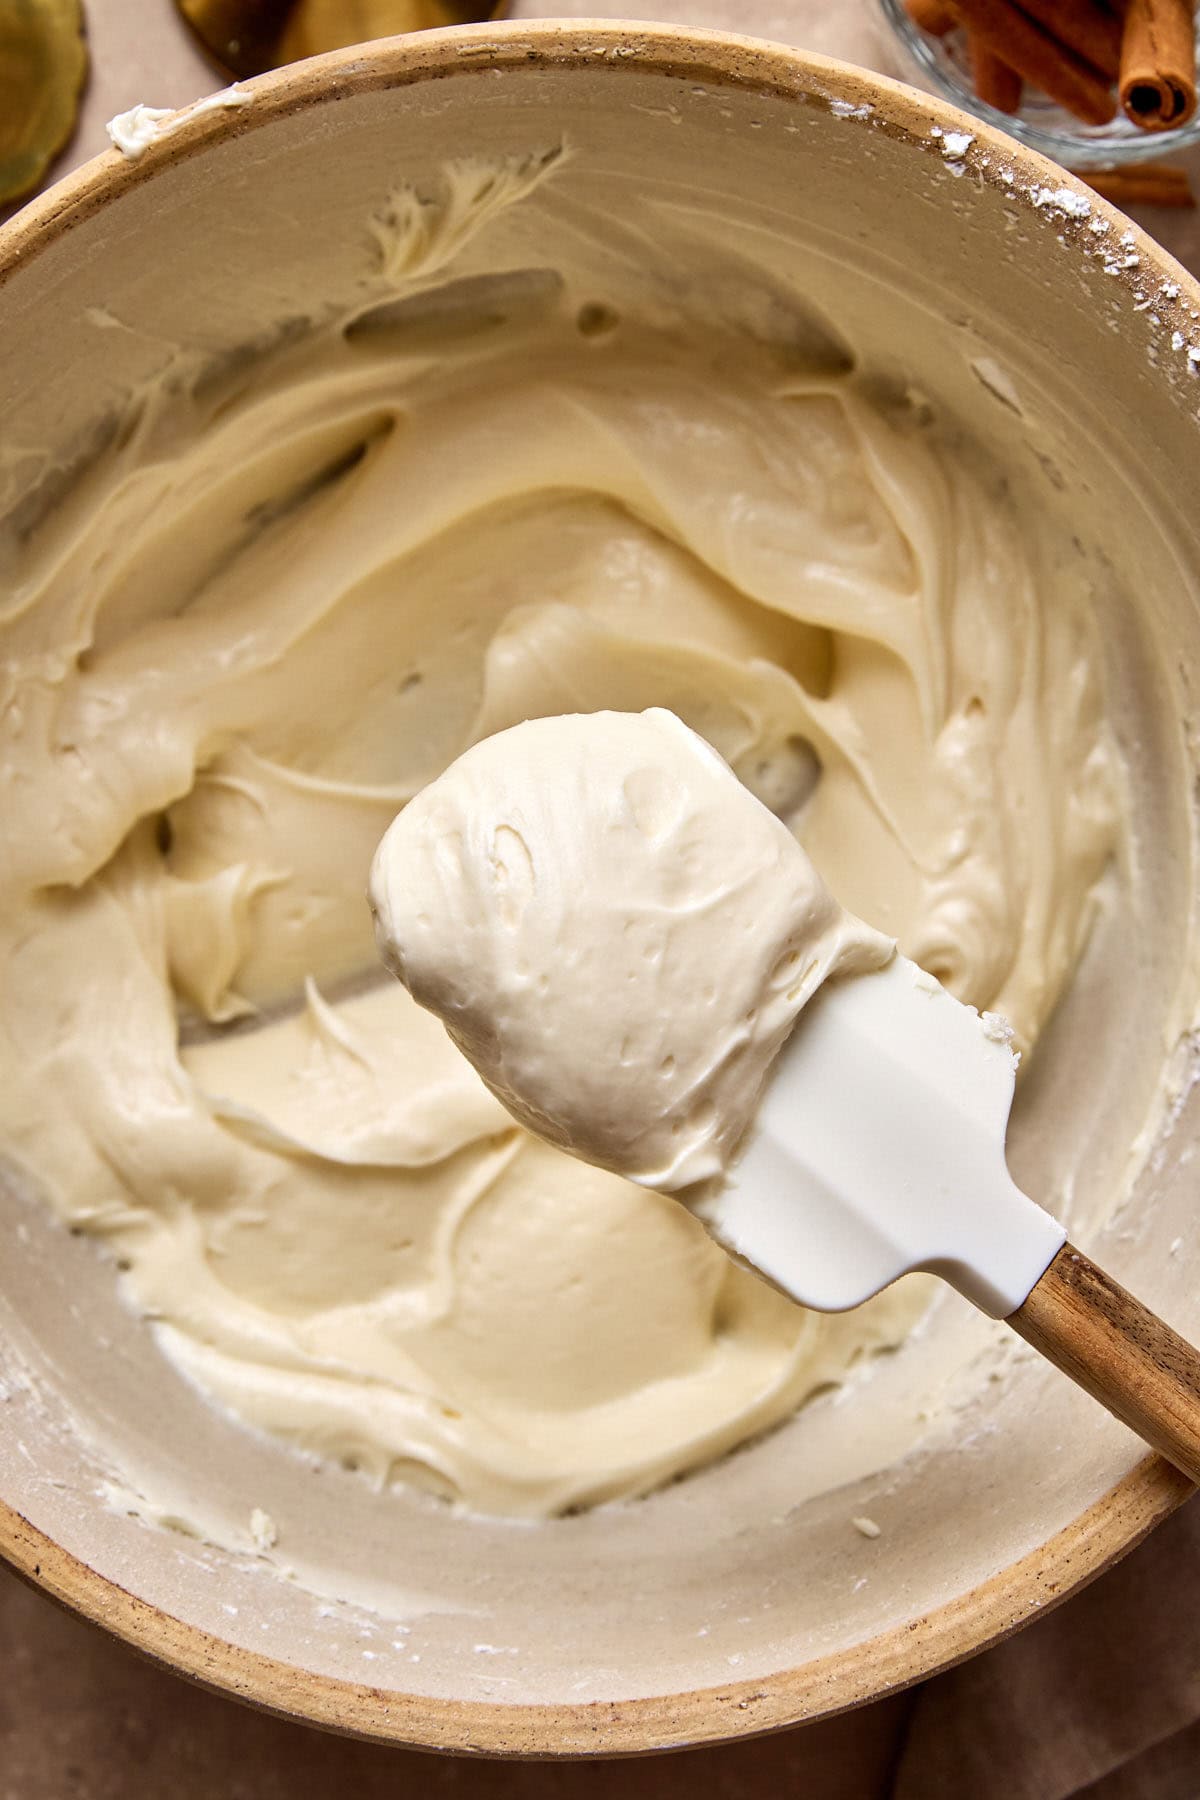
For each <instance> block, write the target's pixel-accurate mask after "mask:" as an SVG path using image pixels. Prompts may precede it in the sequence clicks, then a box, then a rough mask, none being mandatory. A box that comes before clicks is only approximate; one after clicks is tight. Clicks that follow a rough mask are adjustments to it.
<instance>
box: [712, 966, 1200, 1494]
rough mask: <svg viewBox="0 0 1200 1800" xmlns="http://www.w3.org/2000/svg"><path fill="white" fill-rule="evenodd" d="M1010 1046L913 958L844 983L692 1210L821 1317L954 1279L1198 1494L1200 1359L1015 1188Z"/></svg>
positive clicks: (812, 1019) (790, 1050)
mask: <svg viewBox="0 0 1200 1800" xmlns="http://www.w3.org/2000/svg"><path fill="white" fill-rule="evenodd" d="M1007 1035H1008V1034H1007V1030H1006V1028H1005V1026H1004V1024H1003V1021H1001V1020H998V1019H996V1018H995V1017H994V1015H989V1014H984V1015H983V1017H982V1018H981V1017H980V1015H979V1014H978V1013H976V1012H975V1011H974V1009H973V1008H971V1007H968V1006H963V1005H962V1004H961V1003H960V1002H959V1001H957V1000H955V999H954V998H953V996H952V995H951V994H949V993H948V992H947V991H946V990H945V988H943V987H942V986H941V985H940V984H939V983H938V982H937V981H935V980H934V979H933V977H932V976H929V975H926V974H925V973H924V971H923V970H921V969H919V968H918V967H917V965H916V964H915V963H912V962H910V961H909V960H908V959H907V958H906V957H902V956H897V957H896V958H894V960H893V961H892V962H891V963H889V964H888V965H887V967H886V968H883V969H880V970H878V971H876V972H874V973H871V974H867V975H858V976H854V977H852V978H850V979H848V980H840V981H832V982H829V983H827V984H826V985H825V986H824V987H823V988H822V989H821V990H820V992H819V993H818V994H817V995H816V997H815V998H814V999H813V1000H812V1001H810V1003H809V1005H808V1006H807V1007H806V1008H805V1010H804V1012H803V1013H802V1014H801V1015H800V1018H799V1020H798V1021H797V1024H796V1026H795V1029H794V1030H793V1031H792V1034H791V1036H790V1037H789V1038H788V1041H787V1043H786V1044H785V1045H784V1047H783V1050H782V1051H781V1053H780V1055H779V1057H778V1059H777V1060H776V1062H775V1064H774V1066H773V1068H772V1072H771V1078H770V1083H769V1086H768V1089H767V1092H766V1095H765V1096H764V1099H763V1102H762V1105H761V1107H760V1110H759V1113H758V1117H757V1120H756V1123H755V1126H754V1128H753V1131H752V1132H751V1134H750V1136H749V1139H748V1141H747V1143H746V1145H745V1148H744V1150H743V1152H742V1154H741V1156H740V1158H739V1160H738V1161H737V1163H736V1164H735V1165H734V1167H733V1169H732V1170H731V1172H730V1175H729V1177H728V1179H727V1181H726V1183H725V1185H724V1186H723V1187H722V1188H721V1189H720V1191H719V1192H717V1193H715V1194H714V1196H713V1197H712V1198H709V1199H702V1200H700V1201H699V1202H698V1203H697V1204H696V1205H695V1208H694V1210H695V1211H696V1212H697V1213H698V1215H699V1216H700V1217H701V1218H702V1219H703V1221H704V1223H705V1224H706V1225H707V1227H708V1229H709V1230H710V1231H711V1232H712V1233H713V1235H714V1236H715V1237H716V1238H717V1239H718V1241H719V1242H720V1243H722V1244H723V1245H724V1246H725V1247H726V1248H727V1249H728V1250H730V1251H732V1252H733V1253H734V1254H735V1255H736V1256H738V1257H740V1258H741V1259H742V1260H743V1261H745V1262H747V1263H749V1264H751V1265H752V1266H753V1267H754V1268H756V1269H758V1270H759V1271H760V1272H761V1273H762V1274H764V1275H766V1276H767V1277H768V1278H769V1279H770V1280H771V1281H772V1282H774V1283H775V1285H776V1286H777V1287H780V1288H782V1289H783V1291H784V1292H785V1293H787V1294H790V1295H791V1296H792V1297H793V1298H794V1299H796V1300H799V1301H800V1302H802V1304H803V1305H805V1306H811V1307H814V1308H816V1309H817V1310H818V1311H821V1312H841V1311H844V1310H845V1309H846V1308H847V1307H851V1306H856V1305H858V1304H859V1302H861V1301H863V1300H866V1299H869V1298H870V1296H871V1295H872V1294H875V1293H878V1291H879V1290H880V1288H883V1287H886V1286H887V1285H888V1283H889V1282H891V1281H894V1280H895V1279H896V1277H897V1276H899V1275H903V1274H905V1273H907V1272H908V1271H909V1270H913V1269H924V1270H928V1271H930V1272H931V1273H932V1274H935V1275H940V1276H942V1277H944V1279H945V1280H947V1281H948V1282H950V1283H951V1284H952V1285H953V1286H954V1287H956V1288H957V1289H958V1290H959V1292H960V1293H962V1294H965V1295H966V1297H967V1299H968V1300H971V1301H973V1302H974V1303H975V1305H976V1306H978V1307H980V1308H981V1309H982V1310H983V1311H984V1312H986V1313H988V1314H990V1315H991V1316H992V1317H993V1318H1003V1319H1007V1321H1008V1323H1009V1324H1010V1325H1011V1326H1012V1327H1013V1329H1014V1330H1015V1331H1018V1332H1019V1333H1020V1334H1021V1336H1022V1337H1023V1338H1025V1339H1026V1340H1027V1342H1029V1343H1030V1344H1032V1345H1033V1346H1034V1347H1035V1348H1036V1349H1037V1350H1040V1351H1041V1353H1042V1354H1043V1355H1044V1356H1046V1357H1048V1358H1049V1359H1050V1361H1051V1362H1053V1363H1055V1364H1057V1366H1058V1367H1059V1368H1060V1369H1062V1370H1063V1371H1064V1372H1065V1373H1066V1374H1067V1375H1069V1376H1071V1378H1072V1379H1073V1380H1074V1381H1076V1382H1078V1383H1079V1384H1080V1386H1081V1387H1084V1388H1086V1389H1087V1391H1088V1392H1089V1393H1090V1394H1092V1395H1094V1396H1095V1398H1096V1399H1097V1400H1100V1401H1101V1402H1103V1404H1104V1405H1105V1406H1107V1407H1108V1409H1109V1411H1110V1412H1112V1413H1115V1415H1116V1416H1117V1418H1119V1419H1122V1420H1123V1421H1124V1422H1125V1424H1127V1425H1129V1426H1131V1427H1132V1428H1133V1430H1134V1431H1136V1432H1137V1433H1138V1434H1139V1435H1140V1436H1141V1437H1143V1438H1144V1439H1145V1440H1146V1441H1147V1443H1149V1444H1152V1445H1153V1446H1154V1448H1155V1449H1156V1450H1159V1451H1160V1452H1161V1453H1162V1454H1163V1455H1164V1456H1165V1457H1167V1458H1168V1460H1169V1461H1171V1462H1172V1463H1174V1464H1175V1466H1176V1468H1178V1469H1181V1470H1182V1471H1183V1473H1184V1474H1185V1475H1187V1476H1188V1477H1189V1478H1190V1479H1191V1480H1193V1481H1200V1355H1198V1354H1197V1352H1196V1351H1195V1350H1194V1349H1193V1348H1192V1346H1191V1345H1190V1344H1188V1343H1186V1342H1185V1341H1184V1339H1183V1338H1181V1337H1179V1336H1178V1335H1177V1334H1176V1333H1175V1332H1173V1331H1172V1330H1171V1329H1170V1328H1169V1327H1168V1326H1167V1325H1165V1324H1164V1323H1163V1322H1162V1320H1161V1319H1158V1318H1156V1317H1155V1315H1154V1314H1153V1313H1151V1312H1149V1311H1148V1310H1147V1309H1146V1308H1145V1307H1144V1306H1142V1305H1141V1304H1140V1303H1139V1302H1138V1301H1137V1300H1135V1299H1134V1298H1133V1296H1132V1295H1130V1294H1128V1293H1126V1291H1125V1290H1124V1288H1122V1287H1119V1286H1118V1285H1117V1283H1116V1282H1115V1281H1113V1280H1112V1279H1111V1278H1110V1277H1109V1276H1108V1275H1106V1274H1104V1272H1103V1271H1102V1270H1101V1269H1098V1268H1097V1267H1096V1265H1095V1264H1094V1263H1092V1262H1090V1261H1089V1260H1088V1259H1087V1257H1085V1256H1083V1255H1082V1254H1081V1253H1080V1252H1079V1251H1078V1250H1076V1249H1075V1248H1074V1247H1073V1245H1071V1244H1070V1243H1068V1242H1067V1234H1066V1232H1065V1231H1064V1230H1063V1228H1062V1226H1061V1225H1059V1224H1058V1223H1057V1221H1056V1220H1054V1219H1053V1218H1051V1216H1050V1214H1049V1213H1047V1212H1045V1211H1044V1210H1043V1209H1042V1208H1041V1207H1040V1206H1037V1205H1035V1204H1034V1202H1033V1201H1032V1200H1031V1199H1029V1197H1028V1196H1027V1195H1025V1194H1023V1193H1022V1192H1021V1190H1020V1188H1018V1187H1017V1185H1016V1183H1015V1182H1014V1181H1013V1179H1012V1177H1011V1176H1010V1174H1009V1172H1008V1167H1007V1163H1006V1161H1005V1150H1004V1140H1005V1133H1006V1130H1007V1126H1008V1115H1009V1110H1010V1108H1011V1105H1012V1097H1013V1083H1014V1072H1015V1067H1016V1059H1015V1057H1014V1056H1013V1053H1012V1051H1011V1050H1010V1049H1009V1047H1008V1044H1007V1042H1006V1038H1007Z"/></svg>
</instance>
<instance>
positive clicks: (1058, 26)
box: [1020, 0, 1122, 82]
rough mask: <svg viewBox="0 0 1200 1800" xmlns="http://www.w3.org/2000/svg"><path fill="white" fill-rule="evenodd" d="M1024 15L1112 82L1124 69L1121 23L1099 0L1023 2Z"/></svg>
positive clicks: (1024, 0)
mask: <svg viewBox="0 0 1200 1800" xmlns="http://www.w3.org/2000/svg"><path fill="white" fill-rule="evenodd" d="M1020 7H1021V11H1022V12H1023V13H1028V15H1029V17H1030V18H1031V19H1032V20H1033V21H1034V23H1035V24H1037V25H1040V26H1041V28H1042V30H1043V31H1044V32H1046V33H1047V35H1048V36H1050V37H1053V38H1057V39H1058V41H1059V43H1060V44H1065V45H1066V47H1067V49H1068V50H1073V51H1074V52H1075V54H1076V55H1077V56H1080V57H1082V58H1083V60H1084V62H1086V63H1090V65H1091V66H1092V68H1093V69H1095V70H1097V72H1098V73H1099V74H1101V75H1103V76H1104V77H1105V78H1106V79H1107V80H1108V81H1109V82H1113V81H1115V80H1116V79H1117V71H1118V69H1119V68H1120V66H1121V36H1122V33H1121V21H1120V19H1119V18H1118V17H1117V15H1116V13H1114V12H1110V11H1109V10H1108V8H1107V7H1106V6H1101V5H1098V4H1097V0H1020Z"/></svg>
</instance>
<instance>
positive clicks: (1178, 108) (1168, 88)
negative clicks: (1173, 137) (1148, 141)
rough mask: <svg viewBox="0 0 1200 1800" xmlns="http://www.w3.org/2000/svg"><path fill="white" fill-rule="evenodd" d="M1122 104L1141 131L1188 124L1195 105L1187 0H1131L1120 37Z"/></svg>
mask: <svg viewBox="0 0 1200 1800" xmlns="http://www.w3.org/2000/svg"><path fill="white" fill-rule="evenodd" d="M1120 92H1121V105H1122V106H1123V107H1124V109H1125V115H1126V117H1127V118H1129V119H1132V121H1133V123H1134V124H1135V125H1140V126H1141V128H1142V130H1143V131H1170V130H1172V129H1173V128H1174V127H1175V126H1177V125H1186V123H1187V121H1188V120H1189V119H1190V118H1191V116H1192V114H1193V113H1194V112H1195V110H1196V20H1195V13H1194V11H1193V9H1192V5H1191V0H1129V10H1128V12H1127V13H1126V14H1125V32H1124V37H1123V39H1122V43H1121V75H1120Z"/></svg>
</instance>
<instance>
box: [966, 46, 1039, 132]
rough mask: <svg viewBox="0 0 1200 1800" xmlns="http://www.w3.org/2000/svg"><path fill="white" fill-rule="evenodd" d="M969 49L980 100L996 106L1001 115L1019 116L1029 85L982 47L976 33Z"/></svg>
mask: <svg viewBox="0 0 1200 1800" xmlns="http://www.w3.org/2000/svg"><path fill="white" fill-rule="evenodd" d="M967 49H968V52H969V54H970V58H971V79H972V81H973V82H974V84H975V92H976V94H977V95H978V97H979V98H980V99H981V100H982V101H983V103H984V105H985V106H994V107H995V109H996V111H997V112H1002V113H1015V112H1016V111H1017V110H1018V108H1019V107H1020V104H1021V92H1022V89H1023V88H1024V85H1025V84H1024V82H1023V81H1022V80H1021V77H1020V75H1019V74H1018V73H1017V71H1016V69H1014V68H1013V66H1012V64H1011V63H1007V62H1005V61H1004V59H1003V57H1000V56H997V55H996V52H995V51H994V50H990V49H989V48H988V46H987V45H986V44H984V43H981V42H980V40H979V39H978V37H977V36H976V35H975V33H974V32H973V31H972V32H968V34H967Z"/></svg>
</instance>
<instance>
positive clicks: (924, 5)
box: [904, 0, 958, 37]
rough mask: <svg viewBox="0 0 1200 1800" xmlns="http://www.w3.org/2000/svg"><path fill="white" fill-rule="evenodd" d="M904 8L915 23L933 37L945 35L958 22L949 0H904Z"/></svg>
mask: <svg viewBox="0 0 1200 1800" xmlns="http://www.w3.org/2000/svg"><path fill="white" fill-rule="evenodd" d="M904 8H905V11H906V12H907V13H908V16H909V18H910V19H911V20H912V22H913V24H914V25H918V26H920V28H921V30H922V31H927V32H928V33H929V35H930V36H931V37H945V35H946V33H947V32H948V31H953V30H954V27H955V26H956V25H957V24H958V19H957V17H956V16H955V12H954V8H953V7H952V6H951V5H949V4H948V0H904Z"/></svg>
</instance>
